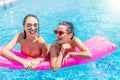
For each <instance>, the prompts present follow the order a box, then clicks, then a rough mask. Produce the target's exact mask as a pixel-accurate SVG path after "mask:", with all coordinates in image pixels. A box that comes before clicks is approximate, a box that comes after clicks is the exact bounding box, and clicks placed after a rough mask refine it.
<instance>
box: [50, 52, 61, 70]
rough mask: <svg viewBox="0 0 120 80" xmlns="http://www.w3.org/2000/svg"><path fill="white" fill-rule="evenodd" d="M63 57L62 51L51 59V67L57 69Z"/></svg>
mask: <svg viewBox="0 0 120 80" xmlns="http://www.w3.org/2000/svg"><path fill="white" fill-rule="evenodd" d="M62 59H63V54H62V53H60V54H59V55H58V57H56V58H53V59H51V67H52V70H53V71H56V70H57V69H59V68H60V67H61V63H62Z"/></svg>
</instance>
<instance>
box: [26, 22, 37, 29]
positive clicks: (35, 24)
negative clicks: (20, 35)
mask: <svg viewBox="0 0 120 80" xmlns="http://www.w3.org/2000/svg"><path fill="white" fill-rule="evenodd" d="M32 26H34V29H38V23H34V24H31V23H28V24H27V30H32Z"/></svg>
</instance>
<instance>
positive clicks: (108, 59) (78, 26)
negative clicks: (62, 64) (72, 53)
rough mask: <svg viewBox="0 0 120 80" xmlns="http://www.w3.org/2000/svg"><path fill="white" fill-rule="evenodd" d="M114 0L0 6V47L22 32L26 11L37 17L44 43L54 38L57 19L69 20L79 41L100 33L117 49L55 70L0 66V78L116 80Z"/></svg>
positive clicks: (119, 14)
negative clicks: (97, 58)
mask: <svg viewBox="0 0 120 80" xmlns="http://www.w3.org/2000/svg"><path fill="white" fill-rule="evenodd" d="M117 1H119V0H49V1H46V0H24V1H23V0H17V1H16V2H15V3H13V5H12V6H11V7H9V8H7V9H6V10H2V9H0V46H4V45H6V44H7V43H8V42H9V41H10V40H11V39H12V38H13V37H14V36H15V34H17V33H19V32H23V27H22V22H23V19H24V17H25V16H26V15H27V14H29V13H32V14H35V15H37V17H38V18H39V21H40V32H39V33H40V35H42V36H43V37H44V38H45V40H46V41H47V44H48V45H50V44H52V43H53V42H54V41H55V40H56V37H55V35H54V33H53V30H54V29H55V28H56V27H57V24H58V23H59V22H61V21H70V22H72V23H73V24H74V26H75V36H77V37H78V38H80V39H81V40H82V41H83V42H84V41H86V40H87V39H89V38H91V37H93V36H96V35H101V36H106V37H107V38H109V39H110V40H111V41H112V42H113V43H115V44H116V45H117V49H116V50H115V51H114V52H113V53H112V54H110V55H108V56H105V57H103V58H101V59H99V60H96V61H93V62H90V63H87V64H82V65H75V66H71V67H66V68H61V69H59V70H58V71H57V72H52V71H51V70H46V71H35V70H31V71H27V70H12V69H8V68H4V67H0V80H48V79H50V80H120V59H119V57H120V54H119V52H120V9H119V7H120V6H119V5H118V6H117V7H116V4H114V3H115V2H117ZM117 3H119V2H117ZM0 8H2V6H0ZM19 47H20V45H19V44H18V45H17V46H16V47H15V48H14V49H16V50H19Z"/></svg>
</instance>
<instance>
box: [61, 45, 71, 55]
mask: <svg viewBox="0 0 120 80" xmlns="http://www.w3.org/2000/svg"><path fill="white" fill-rule="evenodd" d="M71 47H72V46H71V45H70V44H68V43H66V44H63V45H62V46H61V50H60V52H62V53H63V54H64V52H65V50H67V49H70V48H71Z"/></svg>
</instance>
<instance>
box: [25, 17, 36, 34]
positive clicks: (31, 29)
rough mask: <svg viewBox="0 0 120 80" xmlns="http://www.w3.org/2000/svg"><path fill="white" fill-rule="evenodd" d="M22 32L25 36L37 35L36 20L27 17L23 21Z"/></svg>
mask: <svg viewBox="0 0 120 80" xmlns="http://www.w3.org/2000/svg"><path fill="white" fill-rule="evenodd" d="M24 31H25V32H26V36H35V35H36V34H38V20H37V19H36V18H35V17H33V16H29V17H27V18H26V20H25V24H24Z"/></svg>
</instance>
